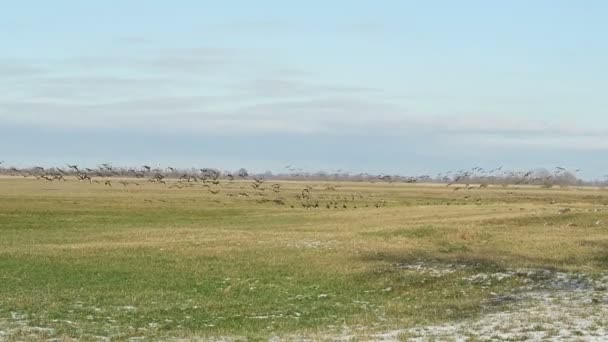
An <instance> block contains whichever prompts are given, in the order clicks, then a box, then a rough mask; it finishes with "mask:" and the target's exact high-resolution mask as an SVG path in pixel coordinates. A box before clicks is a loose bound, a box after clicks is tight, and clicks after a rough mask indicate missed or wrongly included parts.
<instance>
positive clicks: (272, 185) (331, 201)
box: [0, 161, 580, 209]
mask: <svg viewBox="0 0 608 342" xmlns="http://www.w3.org/2000/svg"><path fill="white" fill-rule="evenodd" d="M3 163H4V161H0V173H1V174H8V175H11V176H22V177H25V178H34V179H36V180H40V181H44V182H66V181H68V179H76V180H77V181H79V182H85V183H89V184H93V183H95V184H100V185H103V186H105V187H108V188H112V187H117V186H121V187H123V188H128V187H139V186H142V185H143V184H145V183H149V184H160V185H164V186H166V187H167V188H168V189H191V188H200V189H205V190H206V191H208V192H209V193H210V194H211V195H214V196H217V195H222V194H223V195H225V196H228V197H239V198H252V199H255V201H256V202H258V203H268V202H270V203H273V204H276V205H281V206H286V205H288V203H292V202H291V201H289V200H288V198H293V199H295V200H297V202H298V203H299V206H301V207H303V208H306V209H315V208H327V209H358V208H362V207H370V205H371V206H372V207H376V208H379V207H384V206H386V201H385V200H383V199H377V198H373V197H372V196H371V195H364V194H361V193H355V194H344V193H342V192H339V191H337V190H336V187H338V185H336V184H331V185H325V186H322V187H321V188H319V185H318V184H317V185H316V186H311V185H305V186H304V188H302V189H301V191H296V194H295V195H294V194H293V191H290V192H287V191H284V189H283V187H282V184H281V183H280V182H274V181H273V180H276V179H275V178H274V177H269V178H270V179H266V178H265V177H263V176H260V175H250V174H249V173H248V172H247V171H246V170H245V169H240V170H239V171H237V172H234V173H231V172H222V171H219V170H217V169H212V168H203V169H197V170H194V169H192V170H189V171H184V170H180V169H178V168H174V167H171V166H169V167H167V168H164V169H161V168H160V167H156V168H154V167H152V166H149V165H142V166H141V167H139V168H128V169H125V168H114V167H113V166H112V165H111V164H109V163H104V164H100V165H98V167H97V168H95V169H91V168H83V167H80V166H78V165H70V164H68V165H66V166H65V167H64V168H60V167H53V168H44V167H42V166H35V167H31V168H27V169H18V168H16V167H10V168H2V165H3ZM285 169H286V170H287V171H289V174H287V176H286V177H283V178H285V179H300V178H302V177H310V175H309V174H306V173H304V169H302V168H296V167H294V166H293V165H287V166H285ZM578 171H580V170H576V172H578ZM567 174H568V171H567V170H566V168H564V167H560V166H558V167H556V168H555V171H554V172H553V173H551V174H549V173H548V172H544V173H539V172H534V171H526V172H511V171H503V167H502V166H501V167H497V168H495V169H489V170H486V169H484V168H481V167H474V168H472V169H463V170H457V171H448V172H445V173H439V174H437V175H436V176H435V177H434V178H433V177H431V176H429V175H422V176H417V177H403V176H394V175H386V174H380V175H372V174H367V173H363V174H358V175H356V176H354V178H352V176H351V173H349V172H345V171H344V170H342V169H339V170H335V171H333V172H332V173H331V174H323V176H324V177H325V178H326V180H327V179H330V180H332V179H333V180H336V179H343V180H358V181H370V182H386V183H394V182H401V183H418V182H440V183H442V184H445V186H446V187H448V188H451V189H452V190H453V191H459V190H472V189H474V188H486V187H488V186H489V185H491V184H501V185H502V186H509V185H512V186H518V185H526V184H535V185H543V184H545V185H546V184H549V183H551V182H554V181H557V180H558V179H559V178H560V177H562V176H565V175H567ZM570 175H572V174H571V173H570ZM575 179H576V178H575ZM317 180H318V179H317ZM472 184H476V185H472ZM285 196H288V197H285ZM470 197H471V195H466V196H464V199H465V200H468V199H469V198H470ZM290 207H292V208H294V207H295V206H294V205H293V204H292V205H290Z"/></svg>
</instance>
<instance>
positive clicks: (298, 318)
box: [0, 178, 608, 340]
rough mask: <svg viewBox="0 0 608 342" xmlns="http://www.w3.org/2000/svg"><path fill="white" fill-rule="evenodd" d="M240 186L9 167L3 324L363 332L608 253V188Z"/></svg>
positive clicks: (582, 266) (423, 322)
mask: <svg viewBox="0 0 608 342" xmlns="http://www.w3.org/2000/svg"><path fill="white" fill-rule="evenodd" d="M305 185H309V186H311V187H312V190H310V196H311V198H312V199H313V200H314V201H315V202H318V203H319V207H318V208H311V209H306V208H303V207H302V205H301V203H300V201H299V200H297V199H296V198H295V196H296V195H297V194H300V193H301V190H302V189H303V188H304V186H305ZM332 187H334V188H335V190H334V189H332ZM245 189H249V185H248V184H247V183H245V182H234V183H233V184H231V185H229V186H226V188H224V189H222V192H221V193H219V194H217V195H213V194H211V193H209V192H208V191H206V190H204V189H201V188H189V189H168V187H166V186H163V185H155V184H146V185H142V186H137V187H136V186H132V185H130V186H128V187H126V188H123V187H122V186H121V187H117V186H114V187H112V188H108V187H104V186H103V185H98V184H85V183H78V182H76V181H68V182H53V183H43V182H38V181H33V180H23V179H17V178H14V179H12V178H5V179H0V340H3V339H5V340H38V339H48V338H58V339H60V340H69V339H70V338H73V339H78V340H100V339H102V340H107V339H108V338H110V339H113V340H125V339H129V338H136V337H143V338H150V339H171V338H186V339H191V338H194V337H198V338H201V339H210V338H212V337H218V338H219V337H221V338H237V339H239V338H242V339H252V340H256V339H267V338H269V337H272V336H279V337H283V338H295V337H298V336H300V337H309V338H312V339H319V340H324V339H330V338H333V337H339V336H361V337H362V339H363V336H374V334H380V333H383V332H386V331H393V330H395V329H409V328H413V327H418V326H433V325H441V324H445V323H447V322H459V321H463V320H471V319H476V318H479V317H481V316H483V315H488V314H492V313H496V312H501V311H504V310H508V309H509V303H502V302H500V301H496V300H495V299H496V298H497V297H500V296H501V295H502V294H509V293H512V292H513V291H514V290H515V289H518V288H521V287H522V286H524V285H525V284H526V283H528V282H530V278H532V281H536V280H538V279H536V278H535V277H537V275H535V274H531V273H528V274H527V275H524V273H525V272H524V273H521V272H520V273H517V275H515V276H508V277H500V278H496V277H494V278H492V277H490V278H488V279H489V280H487V281H485V280H484V281H482V282H479V281H475V279H477V278H479V274H490V275H492V274H503V273H504V274H509V273H508V272H510V270H516V269H518V268H525V269H527V270H531V269H535V270H538V269H542V270H549V271H550V272H564V273H565V274H585V275H588V276H589V277H591V278H593V279H595V278H597V277H600V276H601V275H602V272H603V270H604V269H605V268H606V266H607V265H608V217H607V215H606V210H607V209H608V206H606V205H607V204H608V192H605V191H603V190H601V189H590V188H587V189H578V188H568V189H540V188H518V189H516V188H513V187H508V188H502V187H495V188H492V187H490V188H485V189H480V188H475V189H471V190H466V189H462V190H458V191H453V190H452V189H451V188H446V187H445V186H437V185H434V186H433V185H405V184H387V183H375V184H371V183H332V184H328V183H316V184H315V183H306V184H304V183H298V182H283V183H281V191H280V193H279V194H274V193H272V192H270V191H267V192H266V193H265V195H264V196H253V195H251V196H249V197H245V196H238V194H239V193H241V192H243V191H245ZM277 196H281V197H282V198H283V199H284V201H285V202H286V203H285V205H279V204H276V203H274V202H272V200H273V199H275V197H277ZM261 198H267V199H268V200H269V201H266V202H264V201H260V199H261ZM259 202H263V203H259ZM328 202H331V204H330V205H329V208H327V203H328ZM334 202H336V203H339V204H334ZM292 206H293V208H292ZM344 206H346V208H344ZM355 207H356V208H355ZM537 278H538V277H537ZM471 279H472V280H471ZM483 279H486V278H483ZM596 290H597V289H596ZM491 303H494V304H491ZM398 335H399V336H398V337H397V338H399V339H407V338H408V337H409V336H410V335H408V333H406V332H404V333H400V334H398Z"/></svg>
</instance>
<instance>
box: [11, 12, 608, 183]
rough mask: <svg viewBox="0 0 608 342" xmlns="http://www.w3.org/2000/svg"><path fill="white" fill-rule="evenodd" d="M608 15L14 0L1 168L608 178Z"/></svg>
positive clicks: (595, 13) (589, 13) (591, 13)
mask: <svg viewBox="0 0 608 342" xmlns="http://www.w3.org/2000/svg"><path fill="white" fill-rule="evenodd" d="M606 17H608V2H605V1H591V0H589V1H576V2H575V1H559V0H552V1H548V0H537V1H518V0H513V1H502V2H498V1H468V0H463V1H447V0H446V1H433V0H430V1H405V0H400V1H398V0H395V1H391V0H386V1H353V0H350V1H346V0H344V1H342V0H335V1H320V0H309V1H305V2H304V1H300V2H295V1H293V2H292V1H278V0H277V1H270V0H259V1H230V0H226V1H202V0H198V1H195V0H191V1H188V0H175V1H155V0H105V1H79V0H73V1H68V0H56V1H28V0H22V1H10V2H9V1H6V2H4V3H2V11H0V42H2V44H1V45H0V161H1V160H5V163H7V164H10V165H15V166H30V165H34V164H44V165H48V166H51V165H62V164H64V163H67V162H70V163H81V164H83V165H84V164H91V165H96V164H98V163H102V162H113V163H114V164H115V165H139V164H141V163H146V164H160V165H172V166H178V167H190V166H196V167H218V168H222V169H228V170H229V169H237V168H239V167H246V168H248V169H250V170H254V171H265V170H271V171H274V172H278V171H282V170H283V167H284V165H287V164H292V165H296V166H298V167H302V168H305V169H307V170H310V171H316V170H327V171H330V170H335V169H346V170H350V171H353V172H376V173H398V174H403V175H414V174H422V173H435V172H440V171H446V170H450V169H460V168H464V167H473V166H482V167H488V168H492V167H497V166H505V167H506V168H511V169H532V168H538V167H545V168H553V167H555V166H558V165H559V166H565V167H569V168H581V169H582V172H581V176H583V177H585V178H602V177H603V175H605V174H607V173H608V158H606V157H605V156H606V152H608V139H606V138H607V137H608V110H607V109H608V96H606V95H605V91H606V89H608V44H606V43H605V42H606V40H605V34H606V32H608V21H606V20H605V18H606Z"/></svg>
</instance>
